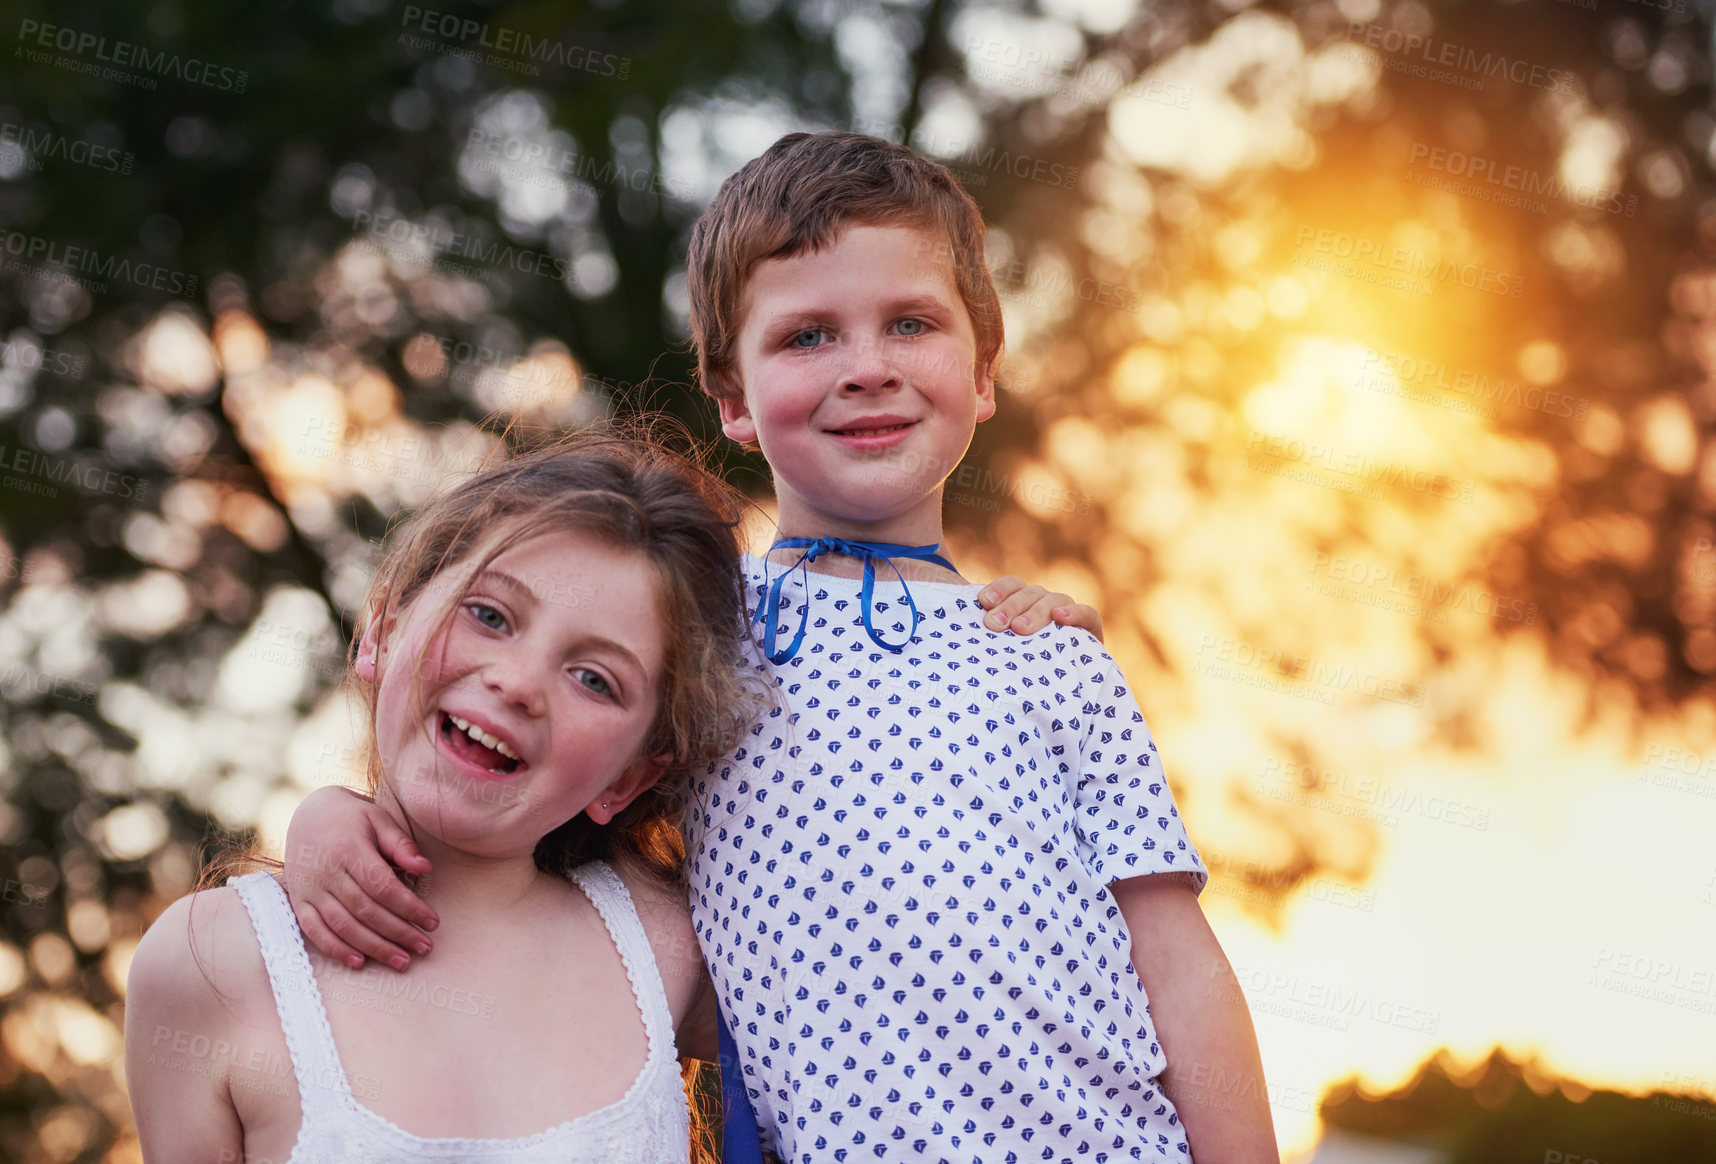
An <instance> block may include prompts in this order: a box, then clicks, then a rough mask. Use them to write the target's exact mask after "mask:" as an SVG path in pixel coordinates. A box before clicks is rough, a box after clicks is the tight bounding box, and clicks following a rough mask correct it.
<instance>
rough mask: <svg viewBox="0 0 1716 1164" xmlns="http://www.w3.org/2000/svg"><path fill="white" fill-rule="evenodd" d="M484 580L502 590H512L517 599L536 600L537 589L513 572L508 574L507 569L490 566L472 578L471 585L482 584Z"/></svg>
mask: <svg viewBox="0 0 1716 1164" xmlns="http://www.w3.org/2000/svg"><path fill="white" fill-rule="evenodd" d="M484 582H487V583H490V584H491V585H494V586H496V587H497V588H499V589H501V590H505V591H508V592H510V593H511V594H512V596H513V598H514V599H515V600H516V601H519V602H526V601H528V602H535V601H536V593H535V591H533V590H531V588H530V587H528V586H526V585H525V584H524V583H523V582H520V581H519V580H518V579H517V578H514V577H513V576H512V575H511V574H508V573H507V572H506V571H505V570H497V569H495V568H494V567H493V566H490V567H489V568H488V569H486V570H484V571H483V572H482V573H481V574H478V575H477V576H476V577H475V578H473V579H471V585H472V586H473V587H475V586H478V585H481V584H482V583H484Z"/></svg>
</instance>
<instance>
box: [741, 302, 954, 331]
mask: <svg viewBox="0 0 1716 1164" xmlns="http://www.w3.org/2000/svg"><path fill="white" fill-rule="evenodd" d="M882 306H883V307H884V308H886V309H887V311H888V312H890V313H905V312H922V313H924V314H935V313H938V312H946V311H948V310H950V309H951V307H952V304H950V303H948V301H947V300H946V299H944V298H942V297H940V296H937V295H929V294H920V295H907V296H905V297H904V298H901V299H889V300H885V301H884V302H883V305H882ZM838 310H839V308H838V307H821V306H818V307H791V308H787V309H786V310H784V311H780V312H776V313H773V314H771V315H769V316H768V321H767V323H766V324H765V325H764V326H765V330H767V331H776V330H779V329H781V328H784V327H815V326H817V325H819V324H821V323H822V322H823V321H824V320H826V319H827V318H828V317H829V316H830V315H833V314H834V313H835V312H837V311H838Z"/></svg>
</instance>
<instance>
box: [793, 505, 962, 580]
mask: <svg viewBox="0 0 1716 1164" xmlns="http://www.w3.org/2000/svg"><path fill="white" fill-rule="evenodd" d="M774 536H775V537H776V538H777V539H778V538H828V537H833V538H840V539H842V540H844V541H849V542H887V543H891V544H893V545H899V546H932V545H933V546H939V545H941V544H942V542H943V540H944V539H943V535H942V528H941V490H940V489H937V490H935V492H934V493H932V494H929V495H928V496H926V497H924V498H923V500H922V501H921V502H920V503H919V504H917V505H915V506H913V507H912V508H911V509H910V510H908V511H907V512H905V513H901V514H897V515H894V516H891V517H887V518H883V519H879V520H876V521H855V520H851V519H846V518H841V517H837V516H833V515H829V514H826V513H821V512H818V511H817V510H815V509H814V508H813V507H811V506H808V505H805V504H803V503H802V502H800V501H799V500H798V499H797V498H794V497H791V496H790V495H783V496H782V497H781V498H780V518H779V524H778V528H777V529H776V531H775V535H774ZM803 552H804V551H802V550H785V549H783V550H777V551H775V552H774V553H773V554H772V555H769V561H771V562H774V563H777V564H780V565H791V564H792V563H794V562H796V561H798V559H799V556H800V555H801V554H802V553H803ZM942 556H943V557H946V556H947V555H946V553H945V552H942ZM888 561H889V562H891V563H892V564H893V565H894V566H896V567H898V568H899V570H900V573H901V574H902V575H904V576H905V577H906V578H907V579H910V580H917V581H926V582H946V581H950V579H949V577H948V571H947V570H945V569H943V568H942V567H940V566H937V565H935V564H934V563H932V562H923V561H918V560H915V559H912V558H889V559H888ZM807 566H808V568H809V569H810V571H811V572H812V573H816V574H832V575H835V576H836V577H842V578H857V577H859V576H861V575H862V574H863V573H864V562H863V560H862V559H860V558H852V557H848V556H846V555H845V554H823V555H822V556H820V557H818V558H817V559H816V560H815V561H814V562H810V563H807ZM888 576H889V577H892V576H893V571H892V570H889V571H888ZM955 577H956V578H958V575H957V574H956V575H955ZM959 580H960V581H964V579H963V578H959Z"/></svg>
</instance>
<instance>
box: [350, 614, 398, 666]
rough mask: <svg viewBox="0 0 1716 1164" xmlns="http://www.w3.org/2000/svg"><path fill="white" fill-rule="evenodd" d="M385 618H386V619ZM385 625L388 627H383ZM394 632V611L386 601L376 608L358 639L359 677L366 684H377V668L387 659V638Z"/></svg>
mask: <svg viewBox="0 0 1716 1164" xmlns="http://www.w3.org/2000/svg"><path fill="white" fill-rule="evenodd" d="M384 616H385V617H384ZM383 623H385V624H386V625H385V626H383ZM392 630H393V611H392V609H391V608H390V607H389V606H388V605H387V602H386V601H385V600H384V601H383V602H382V604H381V605H380V606H379V607H377V608H376V612H375V614H374V616H373V617H371V618H370V620H369V625H368V626H366V627H364V628H363V635H362V637H361V638H359V639H358V650H357V668H356V669H357V677H358V678H359V679H362V680H363V681H364V682H365V683H374V682H376V667H377V666H378V665H379V664H380V663H381V662H382V661H383V660H384V659H385V658H386V657H387V643H386V641H385V640H386V637H387V634H388V633H391V632H392Z"/></svg>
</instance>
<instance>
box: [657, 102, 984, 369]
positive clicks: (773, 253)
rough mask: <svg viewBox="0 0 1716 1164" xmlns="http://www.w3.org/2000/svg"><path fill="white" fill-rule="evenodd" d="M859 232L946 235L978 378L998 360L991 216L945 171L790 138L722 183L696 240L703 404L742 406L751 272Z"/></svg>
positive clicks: (872, 150) (694, 334) (695, 309)
mask: <svg viewBox="0 0 1716 1164" xmlns="http://www.w3.org/2000/svg"><path fill="white" fill-rule="evenodd" d="M854 225H887V226H900V225H909V226H921V227H925V228H927V229H929V230H932V231H936V232H938V233H940V234H941V235H942V236H943V238H944V240H945V249H943V248H937V250H936V257H938V258H939V257H942V256H947V257H951V259H952V262H953V279H954V285H955V286H956V287H957V288H958V289H959V297H960V299H962V300H963V301H964V303H965V310H966V312H967V313H968V314H969V315H970V316H971V326H972V330H973V331H974V332H975V333H976V338H977V368H987V367H991V366H992V365H993V364H994V363H995V362H996V361H997V360H998V359H999V358H1000V355H1001V345H1002V339H1003V336H1002V327H1001V300H1000V297H999V296H998V295H996V293H995V284H994V282H993V280H991V279H990V277H989V268H988V266H987V265H986V264H985V263H984V259H983V212H982V211H981V210H979V209H978V206H977V203H976V202H974V201H973V200H972V198H971V195H969V194H967V193H966V192H965V190H964V188H963V187H961V186H960V184H959V182H958V181H957V180H956V179H955V178H954V176H953V174H952V173H950V172H949V171H948V169H947V167H946V166H943V165H941V164H939V163H937V162H932V161H930V160H929V159H928V158H923V157H919V156H918V155H917V154H915V153H913V152H912V151H911V150H910V149H907V148H906V147H905V146H903V145H896V144H895V143H893V142H890V141H885V140H883V139H882V138H878V137H869V136H867V135H865V134H861V133H842V132H828V133H789V134H787V135H786V136H785V137H782V138H781V139H780V140H779V141H777V142H775V144H774V145H772V146H770V147H769V148H768V149H767V150H765V151H764V152H763V154H762V155H761V156H760V157H757V158H753V159H752V160H751V161H749V162H747V163H745V165H744V166H742V167H741V168H740V169H739V171H738V172H737V173H735V174H734V175H733V176H732V177H730V178H728V179H727V180H726V181H725V182H723V183H722V184H721V189H720V190H719V191H718V192H717V193H716V195H715V201H714V202H712V203H710V205H709V209H708V210H706V211H704V212H703V215H702V217H701V218H699V219H698V220H697V224H696V225H695V226H694V227H692V230H691V247H690V253H689V254H688V255H687V257H686V264H685V265H686V289H687V292H688V293H689V297H690V299H691V340H692V343H693V344H695V345H696V348H697V374H698V379H699V381H700V382H701V383H702V385H703V390H704V391H705V392H707V393H709V395H711V396H713V397H715V398H717V399H724V398H736V397H738V396H740V395H742V392H743V389H742V386H741V385H740V383H739V377H738V352H737V351H736V349H735V341H736V340H737V338H738V333H739V327H740V325H741V324H742V323H743V321H744V320H743V312H742V308H743V304H744V296H745V284H746V281H747V280H748V279H749V278H750V274H751V270H752V268H754V267H755V266H756V265H757V264H758V263H760V262H765V261H767V260H769V259H784V258H792V257H793V256H795V255H800V254H803V253H804V252H806V251H816V250H821V249H822V248H823V247H825V246H828V245H829V244H830V243H832V242H833V241H834V239H835V237H836V236H837V235H838V234H839V233H840V232H841V231H842V230H844V229H845V228H846V227H849V226H854ZM975 370H976V369H974V370H973V371H974V372H975Z"/></svg>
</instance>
